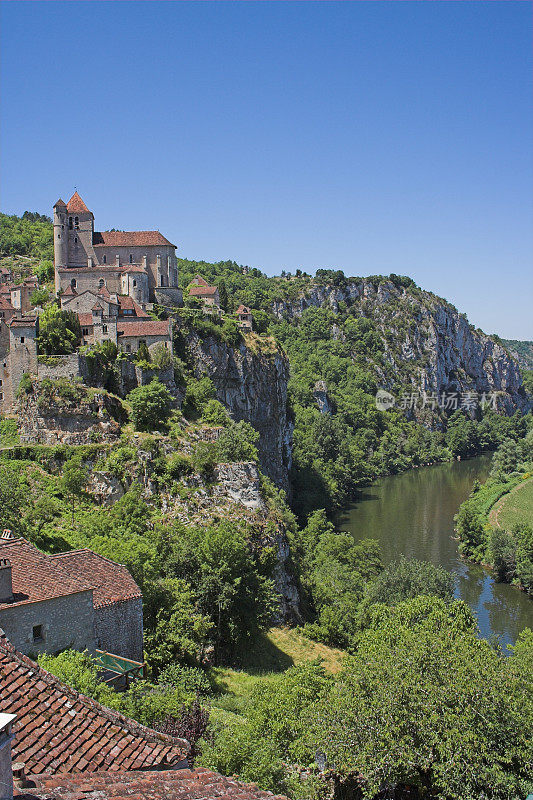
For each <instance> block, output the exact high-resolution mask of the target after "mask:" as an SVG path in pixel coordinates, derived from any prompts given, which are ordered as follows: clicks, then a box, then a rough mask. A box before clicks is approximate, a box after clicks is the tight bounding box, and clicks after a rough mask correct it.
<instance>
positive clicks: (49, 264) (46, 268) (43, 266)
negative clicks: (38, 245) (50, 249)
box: [35, 259, 54, 283]
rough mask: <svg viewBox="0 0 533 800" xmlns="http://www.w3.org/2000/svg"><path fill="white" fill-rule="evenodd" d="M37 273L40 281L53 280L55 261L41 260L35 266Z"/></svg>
mask: <svg viewBox="0 0 533 800" xmlns="http://www.w3.org/2000/svg"><path fill="white" fill-rule="evenodd" d="M35 274H36V275H37V279H38V281H39V283H45V282H46V281H49V280H51V278H53V276H54V262H53V261H50V259H45V260H44V261H41V262H40V263H39V264H38V265H37V266H36V267H35Z"/></svg>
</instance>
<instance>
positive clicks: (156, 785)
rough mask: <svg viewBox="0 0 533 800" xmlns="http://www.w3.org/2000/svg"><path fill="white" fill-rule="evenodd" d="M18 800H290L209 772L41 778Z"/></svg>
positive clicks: (196, 770) (17, 795)
mask: <svg viewBox="0 0 533 800" xmlns="http://www.w3.org/2000/svg"><path fill="white" fill-rule="evenodd" d="M35 783H36V787H35V788H32V789H27V790H26V792H27V793H22V794H17V793H16V792H15V797H17V798H18V800H80V798H83V800H111V799H112V800H287V798H283V797H280V796H279V795H276V796H274V795H273V794H272V793H271V792H265V791H262V790H261V789H258V788H257V786H253V785H250V784H246V783H241V782H240V781H238V780H236V779H235V778H225V777H224V776H223V775H219V774H218V773H217V772H211V771H210V770H208V769H203V768H200V769H177V770H173V771H169V770H165V771H162V772H138V773H135V772H117V773H108V772H97V773H93V774H92V775H91V777H90V780H88V779H87V776H81V775H56V776H54V777H44V776H43V777H42V778H37V780H36V781H35Z"/></svg>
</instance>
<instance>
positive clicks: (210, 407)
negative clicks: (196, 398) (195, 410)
mask: <svg viewBox="0 0 533 800" xmlns="http://www.w3.org/2000/svg"><path fill="white" fill-rule="evenodd" d="M230 421H231V420H230V416H229V414H228V412H227V411H226V408H225V407H224V406H223V405H222V403H219V401H218V400H215V398H214V397H212V398H211V400H208V401H207V403H206V405H205V407H204V409H203V411H202V422H204V423H205V424H206V425H216V426H222V427H226V425H229V423H230Z"/></svg>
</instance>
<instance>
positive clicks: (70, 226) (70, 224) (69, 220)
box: [68, 217, 72, 230]
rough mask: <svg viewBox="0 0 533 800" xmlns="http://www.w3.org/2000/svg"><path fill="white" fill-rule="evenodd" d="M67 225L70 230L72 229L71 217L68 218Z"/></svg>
mask: <svg viewBox="0 0 533 800" xmlns="http://www.w3.org/2000/svg"><path fill="white" fill-rule="evenodd" d="M68 226H69V228H70V230H72V217H69V218H68Z"/></svg>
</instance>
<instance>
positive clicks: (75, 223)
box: [74, 217, 80, 230]
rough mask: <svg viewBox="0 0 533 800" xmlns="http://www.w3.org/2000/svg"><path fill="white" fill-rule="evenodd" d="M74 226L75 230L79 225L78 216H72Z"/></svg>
mask: <svg viewBox="0 0 533 800" xmlns="http://www.w3.org/2000/svg"><path fill="white" fill-rule="evenodd" d="M74 227H75V228H76V230H77V229H78V228H79V227H80V220H79V217H74Z"/></svg>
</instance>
